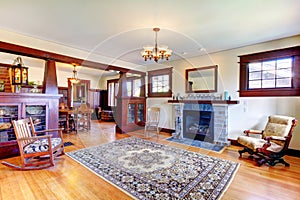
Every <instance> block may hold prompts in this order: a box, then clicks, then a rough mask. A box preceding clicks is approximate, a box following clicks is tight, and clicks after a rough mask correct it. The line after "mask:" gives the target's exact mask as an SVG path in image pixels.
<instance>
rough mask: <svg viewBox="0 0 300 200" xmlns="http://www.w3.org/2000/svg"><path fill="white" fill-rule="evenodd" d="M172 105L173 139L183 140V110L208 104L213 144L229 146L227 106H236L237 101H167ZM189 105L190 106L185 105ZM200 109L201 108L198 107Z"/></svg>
mask: <svg viewBox="0 0 300 200" xmlns="http://www.w3.org/2000/svg"><path fill="white" fill-rule="evenodd" d="M168 103H172V104H173V109H174V114H175V119H174V120H175V132H174V133H173V137H175V138H178V139H180V138H183V135H184V134H183V109H184V107H198V106H199V104H210V105H211V106H212V110H213V115H214V116H213V133H214V136H213V143H217V144H223V145H230V141H228V105H230V104H238V101H222V100H218V101H203V100H196V101H195V100H181V101H180V100H179V101H177V100H169V101H168ZM185 104H190V105H188V106H187V105H185ZM200 107H201V106H200Z"/></svg>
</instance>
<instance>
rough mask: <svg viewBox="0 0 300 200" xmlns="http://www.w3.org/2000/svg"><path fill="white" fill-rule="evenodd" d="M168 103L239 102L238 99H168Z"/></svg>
mask: <svg viewBox="0 0 300 200" xmlns="http://www.w3.org/2000/svg"><path fill="white" fill-rule="evenodd" d="M168 103H193V104H239V101H232V100H168Z"/></svg>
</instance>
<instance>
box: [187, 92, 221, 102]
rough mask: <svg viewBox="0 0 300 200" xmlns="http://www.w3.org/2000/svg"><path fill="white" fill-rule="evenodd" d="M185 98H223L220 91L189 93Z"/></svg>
mask: <svg viewBox="0 0 300 200" xmlns="http://www.w3.org/2000/svg"><path fill="white" fill-rule="evenodd" d="M184 99H187V100H221V99H222V95H221V94H219V93H209V94H199V93H198V94H188V95H187V96H186V97H185V98H184Z"/></svg>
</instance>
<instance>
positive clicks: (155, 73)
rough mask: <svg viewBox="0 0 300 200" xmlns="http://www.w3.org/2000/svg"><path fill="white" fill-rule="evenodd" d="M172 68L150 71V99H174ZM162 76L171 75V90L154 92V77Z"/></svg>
mask: <svg viewBox="0 0 300 200" xmlns="http://www.w3.org/2000/svg"><path fill="white" fill-rule="evenodd" d="M172 69H173V68H172V67H170V68H165V69H159V70H153V71H148V97H172ZM160 75H169V90H168V92H153V91H152V82H151V80H152V77H154V76H160Z"/></svg>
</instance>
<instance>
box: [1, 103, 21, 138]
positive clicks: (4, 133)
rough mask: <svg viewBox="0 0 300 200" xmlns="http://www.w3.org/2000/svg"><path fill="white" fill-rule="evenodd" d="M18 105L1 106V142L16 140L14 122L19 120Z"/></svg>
mask: <svg viewBox="0 0 300 200" xmlns="http://www.w3.org/2000/svg"><path fill="white" fill-rule="evenodd" d="M18 110H19V107H18V105H0V142H7V141H11V140H16V136H15V133H14V128H13V125H12V120H17V119H18V118H19V112H18Z"/></svg>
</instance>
